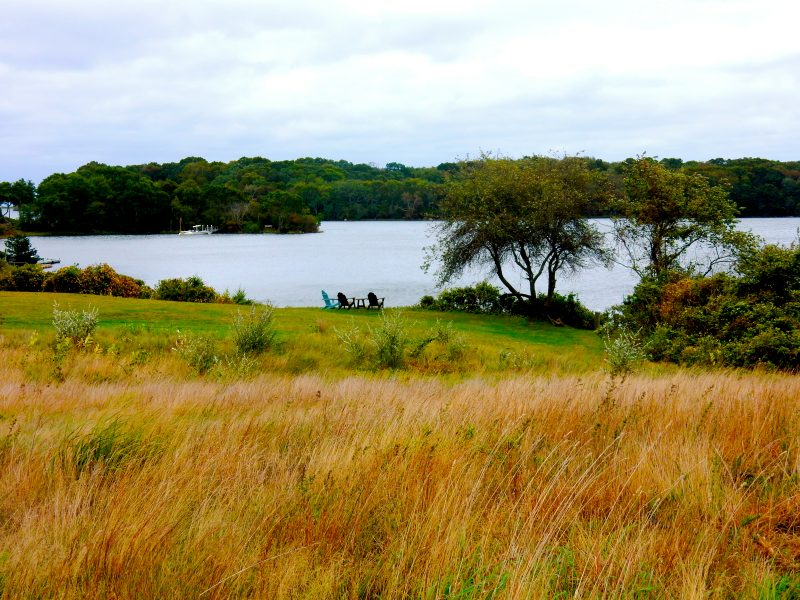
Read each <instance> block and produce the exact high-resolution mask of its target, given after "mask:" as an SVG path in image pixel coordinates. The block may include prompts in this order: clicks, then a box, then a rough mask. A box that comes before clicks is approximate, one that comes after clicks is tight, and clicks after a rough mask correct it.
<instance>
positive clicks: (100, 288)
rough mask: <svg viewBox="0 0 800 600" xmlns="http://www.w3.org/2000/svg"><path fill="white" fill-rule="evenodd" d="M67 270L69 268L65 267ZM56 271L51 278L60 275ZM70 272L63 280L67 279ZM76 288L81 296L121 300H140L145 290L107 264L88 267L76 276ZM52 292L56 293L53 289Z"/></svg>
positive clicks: (141, 283)
mask: <svg viewBox="0 0 800 600" xmlns="http://www.w3.org/2000/svg"><path fill="white" fill-rule="evenodd" d="M66 268H67V269H69V267H66ZM60 271H62V269H59V270H58V271H56V273H54V274H53V276H56V275H57V274H58V273H60ZM70 277H71V272H69V273H67V274H66V276H65V278H66V279H69V278H70ZM78 288H79V293H81V294H93V295H96V296H120V297H122V298H140V297H141V296H142V295H143V291H144V288H145V285H144V282H143V281H140V280H137V279H134V278H133V277H129V276H128V275H121V274H119V273H117V272H116V271H115V270H114V269H113V268H111V267H110V266H109V265H107V264H100V265H90V266H88V267H86V268H85V269H83V270H82V271H81V272H80V274H79V275H78ZM53 291H56V290H55V289H54V290H53Z"/></svg>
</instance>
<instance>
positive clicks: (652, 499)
mask: <svg viewBox="0 0 800 600" xmlns="http://www.w3.org/2000/svg"><path fill="white" fill-rule="evenodd" d="M25 356H26V355H25V350H24V348H17V349H10V348H6V349H5V350H0V472H2V473H3V476H2V478H0V590H2V595H3V597H9V598H12V597H13V598H16V597H51V596H58V597H65V598H100V597H120V598H144V597H150V598H156V597H160V598H186V597H198V596H201V595H202V597H204V598H229V597H259V598H376V597H380V598H462V599H463V598H491V597H495V598H545V597H558V596H559V595H561V596H562V597H573V596H575V597H586V598H589V597H591V598H595V597H631V598H634V597H663V598H674V597H685V598H700V597H741V596H744V597H779V596H778V593H779V592H780V591H781V590H782V589H790V588H791V586H792V585H797V583H798V579H797V578H796V577H794V576H793V575H792V573H793V572H795V571H796V570H797V569H798V567H800V510H798V509H800V486H798V481H799V479H798V478H799V477H800V434H799V432H800V379H799V378H797V377H791V376H779V375H769V374H732V373H714V374H692V373H687V372H683V373H678V374H674V375H668V376H662V377H656V378H654V377H645V376H639V377H632V378H629V379H628V380H627V381H625V382H624V383H623V384H622V385H616V386H612V385H610V382H609V380H608V376H606V375H604V374H602V373H599V372H598V373H594V374H587V375H585V376H583V377H577V376H560V377H551V378H547V377H536V376H519V377H516V378H508V379H503V380H500V381H489V380H485V379H479V378H476V379H469V380H464V381H461V382H459V383H449V384H448V383H444V382H442V381H441V380H437V379H431V378H420V377H416V376H407V377H404V378H402V379H393V378H387V377H383V378H374V377H371V376H366V375H364V376H361V375H359V376H353V377H337V378H325V377H320V376H314V375H307V374H306V375H298V376H294V377H292V376H288V375H285V376H280V375H269V374H266V375H261V376H258V377H256V378H255V379H252V380H249V381H239V382H227V383H225V382H219V381H207V380H202V379H194V380H191V379H190V380H184V379H182V378H180V377H168V376H166V375H165V377H164V378H163V379H161V380H152V377H147V378H141V377H137V376H136V372H135V369H133V370H132V371H131V374H130V377H128V378H126V379H119V378H117V379H115V380H103V378H97V377H95V378H94V379H93V378H92V377H91V374H92V373H102V372H103V365H102V362H103V361H104V360H107V358H106V357H102V356H100V357H97V356H92V355H86V356H82V357H81V358H80V359H79V360H77V362H76V363H75V364H73V365H72V367H71V369H70V370H69V372H68V373H67V375H66V377H65V379H64V380H63V381H61V382H54V381H50V382H47V381H38V382H34V381H32V380H31V379H30V377H29V376H28V375H27V374H26V373H27V371H29V370H30V368H31V365H30V364H27V363H26V359H25ZM165 360H169V359H168V358H167V359H165ZM168 372H169V370H168V369H167V370H166V371H165V373H168ZM151 374H152V372H151ZM795 593H797V589H795Z"/></svg>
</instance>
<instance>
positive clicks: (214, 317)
mask: <svg viewBox="0 0 800 600" xmlns="http://www.w3.org/2000/svg"><path fill="white" fill-rule="evenodd" d="M56 303H58V306H59V308H61V309H78V310H81V309H86V308H89V307H95V308H97V309H98V311H99V325H98V330H97V331H98V334H99V335H101V336H103V337H106V338H114V337H117V336H122V335H124V334H127V333H130V332H131V331H132V330H133V331H138V332H147V333H149V334H152V335H154V336H158V337H163V336H169V335H174V334H175V332H177V331H178V330H180V331H181V332H184V333H195V334H205V335H210V336H212V337H215V338H219V339H225V338H226V337H229V336H230V332H231V324H232V322H233V319H234V317H235V316H236V314H237V312H238V311H243V312H247V311H249V310H251V309H250V307H247V306H236V305H230V304H195V303H183V302H167V301H161V300H137V299H129V298H113V297H107V296H88V295H75V294H53V293H26V292H0V330H6V331H8V332H9V333H10V332H12V331H14V332H16V333H17V334H21V335H24V334H25V333H26V332H31V333H34V332H36V333H39V334H41V335H44V336H47V335H50V333H51V332H52V312H53V306H54V305H55V304H56ZM390 311H392V312H398V311H400V312H402V316H403V318H404V320H405V322H406V324H407V327H408V333H409V335H410V336H411V337H412V338H415V337H416V338H423V337H425V335H426V332H427V331H429V330H431V329H432V328H434V327H436V325H437V321H441V322H443V323H451V324H452V328H453V329H454V330H455V331H456V332H458V333H460V334H463V336H464V337H465V340H466V342H467V343H468V344H469V345H470V346H471V347H474V348H477V349H480V350H481V351H482V352H483V353H485V354H487V355H494V356H496V355H497V354H498V353H501V352H504V351H509V352H513V353H522V354H523V355H525V356H531V355H535V356H538V357H540V358H542V359H545V357H546V361H547V362H549V363H553V362H559V363H560V362H562V361H563V362H570V361H573V362H574V363H575V364H576V365H577V364H581V365H583V367H582V368H592V367H593V366H599V365H600V364H601V362H602V356H601V355H602V349H603V344H602V340H601V339H600V337H599V336H598V335H597V334H596V333H594V332H592V331H583V330H578V329H572V328H569V327H555V326H553V325H551V324H549V323H542V322H531V321H528V320H526V319H524V318H521V317H509V316H488V315H473V314H466V313H441V312H435V311H427V310H415V309H411V308H406V309H403V308H398V309H390ZM380 324H381V314H380V313H379V312H378V311H374V310H373V311H367V310H364V309H360V310H323V309H321V308H279V309H276V311H275V328H276V330H277V332H278V337H279V339H281V338H282V339H283V340H293V342H294V343H293V345H294V351H295V352H301V351H302V348H303V347H304V344H308V345H309V352H313V349H312V348H311V347H310V345H314V344H316V343H317V341H316V340H317V338H318V337H319V336H318V334H319V332H320V331H323V332H325V331H329V332H334V333H335V332H336V331H337V330H345V329H351V328H353V327H357V328H359V329H361V330H365V331H366V330H367V329H369V328H372V329H375V328H377V327H379V326H380ZM319 350H321V349H320V348H318V349H317V351H319ZM326 351H333V352H335V351H336V349H335V346H333V347H330V346H329V347H327V348H326Z"/></svg>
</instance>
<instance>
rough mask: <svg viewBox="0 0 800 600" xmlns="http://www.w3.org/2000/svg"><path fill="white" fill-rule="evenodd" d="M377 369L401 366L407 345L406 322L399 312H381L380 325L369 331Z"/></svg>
mask: <svg viewBox="0 0 800 600" xmlns="http://www.w3.org/2000/svg"><path fill="white" fill-rule="evenodd" d="M370 333H371V336H372V343H373V344H374V346H375V351H376V353H375V363H376V365H377V367H378V368H384V369H397V368H399V367H401V366H403V361H404V358H405V356H404V355H405V349H406V346H407V345H408V334H407V332H406V322H405V319H403V316H402V315H401V313H399V312H393V313H386V312H385V311H381V325H380V327H377V328H375V329H372V330H370Z"/></svg>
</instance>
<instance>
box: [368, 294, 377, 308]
mask: <svg viewBox="0 0 800 600" xmlns="http://www.w3.org/2000/svg"><path fill="white" fill-rule="evenodd" d="M367 300H369V305H370V306H378V297H377V296H376V295H375V294H374V293H373V292H370V293H369V294H367Z"/></svg>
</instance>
